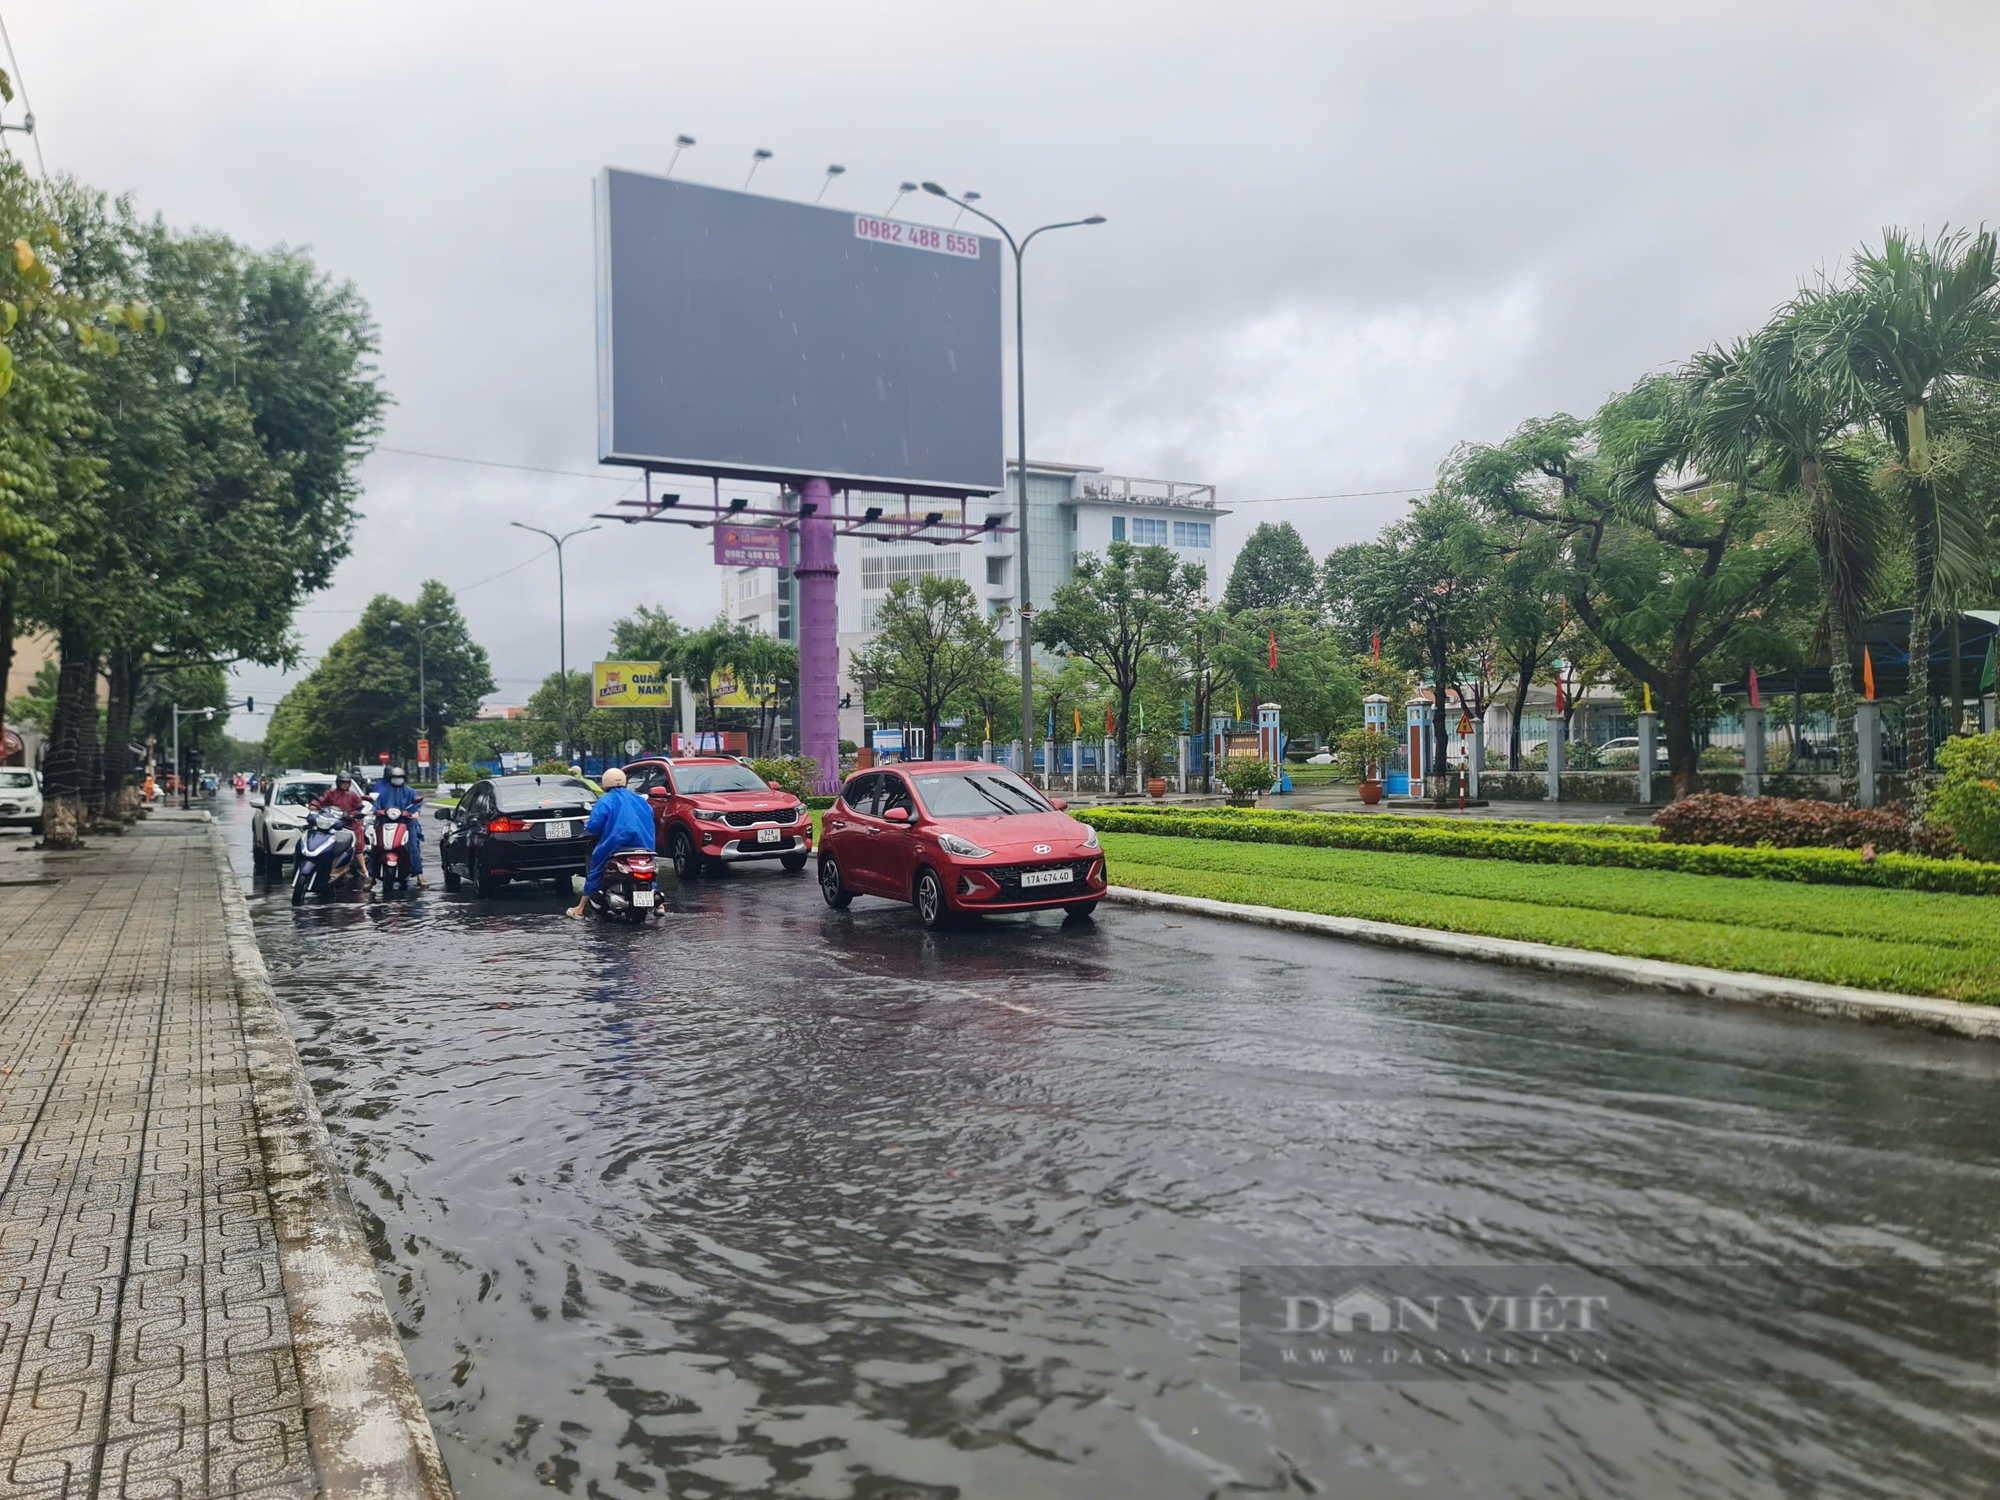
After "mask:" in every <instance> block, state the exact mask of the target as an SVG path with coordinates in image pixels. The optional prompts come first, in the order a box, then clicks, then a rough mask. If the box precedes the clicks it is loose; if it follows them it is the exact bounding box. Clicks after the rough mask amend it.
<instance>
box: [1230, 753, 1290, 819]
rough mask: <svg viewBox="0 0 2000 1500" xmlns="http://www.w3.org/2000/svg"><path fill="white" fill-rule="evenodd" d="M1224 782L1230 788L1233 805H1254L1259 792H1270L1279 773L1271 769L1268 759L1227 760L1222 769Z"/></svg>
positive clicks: (1231, 804) (1231, 803)
mask: <svg viewBox="0 0 2000 1500" xmlns="http://www.w3.org/2000/svg"><path fill="white" fill-rule="evenodd" d="M1220 774H1221V777H1222V784H1223V785H1224V786H1225V787H1227V788H1228V789H1229V805H1230V806H1231V807H1254V806H1256V804H1257V797H1258V794H1259V793H1262V792H1268V791H1270V790H1271V788H1272V787H1273V786H1274V785H1276V783H1277V780H1278V773H1277V772H1276V771H1274V770H1272V769H1271V766H1270V763H1269V762H1268V761H1262V760H1252V759H1250V758H1249V757H1247V756H1246V757H1244V758H1242V759H1239V760H1225V761H1224V762H1223V763H1222V770H1221V773H1220Z"/></svg>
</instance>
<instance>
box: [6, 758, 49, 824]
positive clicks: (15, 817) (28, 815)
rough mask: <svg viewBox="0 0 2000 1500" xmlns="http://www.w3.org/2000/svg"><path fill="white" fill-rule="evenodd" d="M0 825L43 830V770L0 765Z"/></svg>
mask: <svg viewBox="0 0 2000 1500" xmlns="http://www.w3.org/2000/svg"><path fill="white" fill-rule="evenodd" d="M0 828H25V829H27V830H28V832H30V833H34V834H39V833H40V832H41V831H42V773H41V772H40V771H24V770H22V769H21V768H20V767H19V766H0Z"/></svg>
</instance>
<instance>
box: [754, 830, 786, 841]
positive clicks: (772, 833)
mask: <svg viewBox="0 0 2000 1500" xmlns="http://www.w3.org/2000/svg"><path fill="white" fill-rule="evenodd" d="M784 836H785V830H784V829H782V828H760V829H758V830H757V842H758V843H760V844H775V843H777V842H778V840H779V839H781V838H783V837H784Z"/></svg>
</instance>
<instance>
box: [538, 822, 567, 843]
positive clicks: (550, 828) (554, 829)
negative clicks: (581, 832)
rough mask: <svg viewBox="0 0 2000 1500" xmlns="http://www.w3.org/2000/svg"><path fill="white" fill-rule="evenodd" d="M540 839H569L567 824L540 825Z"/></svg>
mask: <svg viewBox="0 0 2000 1500" xmlns="http://www.w3.org/2000/svg"><path fill="white" fill-rule="evenodd" d="M542 837H543V838H545V839H566V838H568V837H569V824H567V823H544V824H543V825H542Z"/></svg>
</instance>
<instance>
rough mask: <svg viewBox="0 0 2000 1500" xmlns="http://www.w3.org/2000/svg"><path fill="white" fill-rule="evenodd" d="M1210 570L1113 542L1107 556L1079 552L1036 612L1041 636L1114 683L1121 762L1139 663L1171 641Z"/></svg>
mask: <svg viewBox="0 0 2000 1500" xmlns="http://www.w3.org/2000/svg"><path fill="white" fill-rule="evenodd" d="M1205 576H1206V575H1205V573H1204V572H1203V570H1202V568H1201V566H1200V565H1199V564H1197V563H1178V562H1177V561H1176V559H1175V557H1174V554H1173V553H1172V552H1170V551H1168V550H1167V549H1166V548H1165V547H1134V546H1133V545H1132V544H1131V543H1130V542H1113V543H1111V545H1110V546H1109V547H1107V548H1105V550H1104V555H1103V556H1102V557H1098V556H1097V555H1095V554H1094V553H1088V552H1086V553H1084V554H1083V555H1082V556H1081V557H1079V558H1077V560H1076V565H1075V567H1074V568H1073V569H1072V570H1071V573H1070V579H1069V582H1067V583H1065V584H1062V585H1061V586H1060V587H1058V588H1057V589H1056V590H1055V592H1054V594H1053V595H1051V596H1050V599H1049V603H1048V607H1047V608H1045V609H1044V610H1043V611H1042V612H1041V614H1040V615H1038V616H1036V618H1035V639H1036V640H1037V641H1039V642H1040V643H1041V644H1042V645H1044V646H1047V647H1049V648H1051V649H1052V650H1056V651H1061V652H1063V653H1064V654H1066V655H1069V656H1077V657H1081V658H1082V659H1083V660H1085V661H1087V662H1089V663H1090V664H1091V665H1092V666H1093V667H1095V668H1097V670H1098V671H1099V672H1100V673H1102V674H1103V675H1104V678H1105V681H1106V682H1107V683H1108V684H1109V685H1110V687H1111V691H1112V693H1113V695H1114V696H1115V697H1116V700H1117V705H1118V709H1117V714H1116V719H1115V726H1114V733H1115V736H1116V738H1117V741H1118V763H1119V764H1120V765H1121V766H1122V765H1125V764H1128V759H1127V753H1126V752H1127V749H1128V747H1129V745H1130V742H1131V725H1130V723H1129V722H1128V720H1130V718H1131V717H1132V694H1133V692H1134V691H1135V690H1137V688H1138V686H1139V664H1140V663H1141V662H1143V661H1144V660H1145V659H1146V658H1147V657H1148V656H1151V655H1155V654H1157V653H1159V652H1162V651H1164V650H1166V649H1168V648H1169V647H1170V646H1171V644H1172V642H1173V637H1174V631H1175V629H1176V627H1177V626H1178V625H1179V624H1180V623H1181V621H1182V620H1183V619H1184V618H1185V616H1186V612H1187V607H1188V604H1187V601H1188V600H1189V599H1190V598H1194V597H1199V594H1200V590H1201V587H1202V582H1203V580H1204V578H1205Z"/></svg>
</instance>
